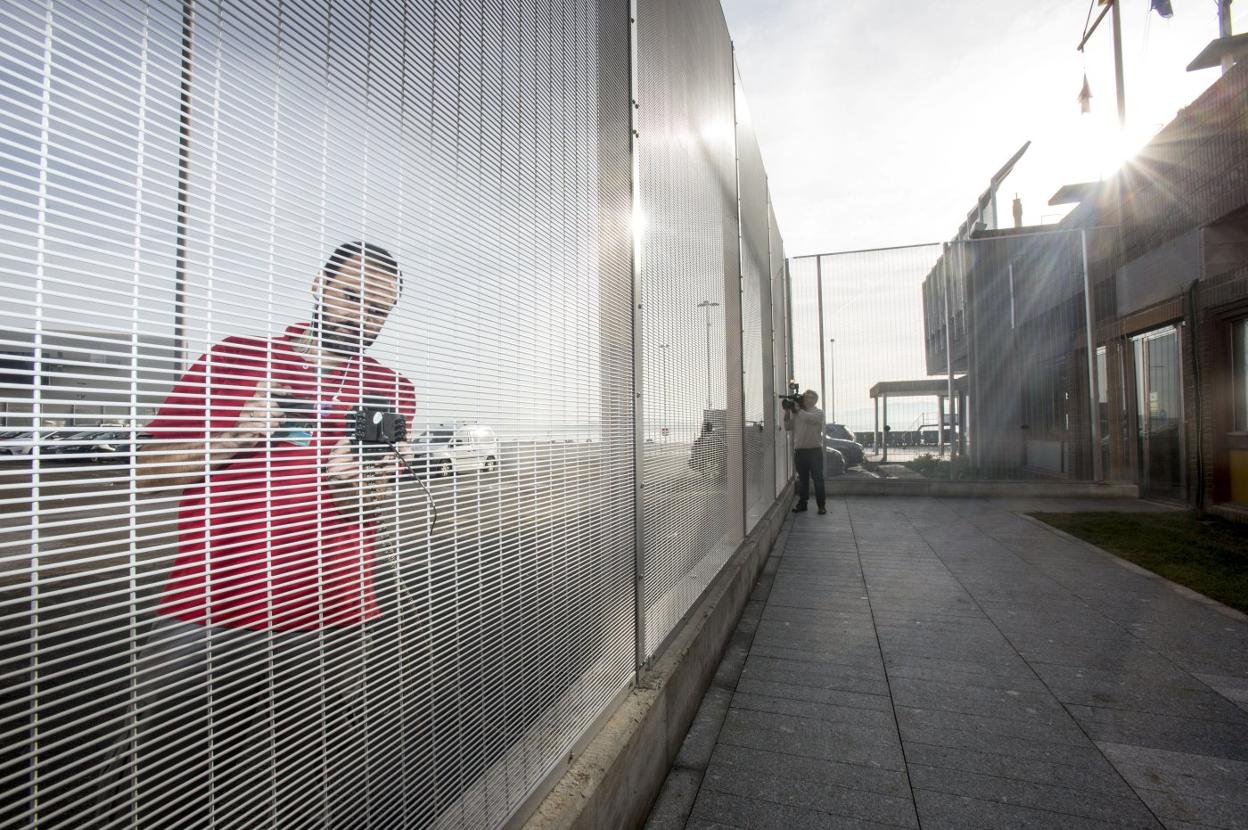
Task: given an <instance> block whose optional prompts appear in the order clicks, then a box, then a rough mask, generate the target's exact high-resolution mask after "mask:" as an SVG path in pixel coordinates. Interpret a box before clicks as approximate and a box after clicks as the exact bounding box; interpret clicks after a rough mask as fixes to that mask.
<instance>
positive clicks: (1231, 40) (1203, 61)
mask: <svg viewBox="0 0 1248 830" xmlns="http://www.w3.org/2000/svg"><path fill="white" fill-rule="evenodd" d="M1246 54H1248V34H1243V35H1231V36H1230V37H1219V38H1215V39H1213V40H1211V41H1209V45H1208V46H1206V47H1205V48H1204V49H1202V50H1201V51H1200V54H1199V55H1197V56H1196V57H1195V58H1194V59H1192V62H1191V63H1189V64H1188V65H1187V71H1188V72H1195V71H1197V70H1198V69H1212V68H1213V67H1215V66H1217V65H1218V64H1220V63H1221V62H1222V58H1223V57H1225V56H1227V55H1230V56H1231V57H1232V58H1234V59H1235V60H1239V59H1240V58H1242V57H1243V56H1244V55H1246Z"/></svg>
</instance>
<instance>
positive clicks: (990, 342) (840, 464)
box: [791, 228, 1131, 480]
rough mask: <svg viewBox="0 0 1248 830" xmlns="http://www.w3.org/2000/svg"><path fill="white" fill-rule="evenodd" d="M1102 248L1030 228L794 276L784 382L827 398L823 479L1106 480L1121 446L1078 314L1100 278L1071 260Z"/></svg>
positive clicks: (856, 259)
mask: <svg viewBox="0 0 1248 830" xmlns="http://www.w3.org/2000/svg"><path fill="white" fill-rule="evenodd" d="M1112 244H1113V232H1112V231H1105V230H1101V229H1092V230H1087V231H1080V230H1077V229H1076V230H1063V229H1044V228H1031V229H1021V230H1019V231H987V232H981V236H979V237H977V238H974V239H970V240H962V241H957V242H954V243H950V244H946V245H918V246H910V247H904V248H894V249H883V250H868V251H854V252H846V253H840V254H828V255H823V256H819V257H803V258H797V259H794V260H792V262H791V270H792V276H793V286H792V291H793V295H794V301H793V302H794V313H793V317H794V329H795V332H794V349H795V363H796V366H797V369H796V371H797V373H798V374H799V375H803V373H804V372H805V373H810V372H814V373H815V377H817V378H819V385H814V386H813V388H815V389H816V391H819V390H820V389H823V390H825V393H824V395H823V398H822V399H823V404H824V411H825V415H826V418H827V424H828V426H827V438H826V449H827V450H828V452H829V454H832V453H835V454H836V459H837V461H836V463H830V464H828V465H827V469H829V470H832V471H834V472H836V473H837V474H843V475H846V476H850V477H880V478H896V479H904V478H922V477H929V478H938V479H954V480H956V479H1022V478H1047V479H1067V480H1093V479H1098V480H1099V479H1103V478H1104V476H1105V475H1106V472H1112V467H1113V464H1112V462H1113V461H1114V460H1115V459H1122V458H1125V457H1126V456H1127V455H1128V453H1129V448H1128V444H1129V442H1130V440H1131V436H1129V435H1127V434H1126V430H1125V428H1124V427H1123V426H1122V422H1123V416H1121V414H1119V413H1118V412H1117V408H1116V407H1111V406H1110V403H1109V400H1110V399H1109V395H1108V394H1106V393H1105V392H1104V391H1103V390H1105V389H1106V384H1107V372H1108V368H1107V360H1106V358H1105V357H1104V356H1103V357H1102V359H1101V361H1100V364H1099V365H1100V368H1099V369H1098V364H1097V362H1096V359H1095V356H1094V357H1093V359H1092V360H1091V361H1090V360H1089V357H1088V355H1089V351H1088V343H1089V342H1095V338H1096V331H1095V325H1094V326H1092V327H1089V326H1088V318H1089V314H1091V317H1092V319H1093V320H1094V321H1095V320H1096V319H1097V313H1098V312H1097V311H1096V309H1095V305H1096V302H1095V299H1096V297H1097V296H1098V294H1103V293H1104V292H1103V291H1101V290H1100V284H1101V283H1103V282H1104V281H1105V280H1106V279H1108V278H1109V275H1101V274H1096V273H1092V272H1089V271H1087V270H1086V268H1087V266H1086V263H1087V262H1088V261H1089V260H1088V258H1087V257H1085V254H1084V250H1085V247H1093V248H1094V247H1096V246H1104V245H1112ZM1085 286H1091V288H1092V291H1091V295H1092V302H1091V303H1089V301H1088V297H1087V294H1088V292H1086V291H1085ZM1090 309H1091V310H1090ZM820 314H821V315H822V316H820ZM820 321H821V323H822V325H820ZM1093 355H1095V352H1093ZM803 377H804V375H803ZM802 384H803V386H806V385H807V381H806V380H804V379H802ZM1089 389H1093V390H1098V391H1096V392H1095V397H1090V395H1089V391H1088V390H1089ZM1093 400H1095V401H1096V403H1095V404H1093V403H1092V401H1093ZM1111 422H1112V426H1111ZM1124 466H1125V465H1124Z"/></svg>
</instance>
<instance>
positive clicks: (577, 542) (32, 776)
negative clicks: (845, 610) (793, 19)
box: [0, 0, 788, 828]
mask: <svg viewBox="0 0 1248 830" xmlns="http://www.w3.org/2000/svg"><path fill="white" fill-rule="evenodd" d="M630 17H634V18H636V24H635V26H634V25H633V24H632V23H630ZM0 32H3V39H4V44H5V57H4V58H3V61H2V63H0V76H2V77H3V82H2V83H0V98H2V99H3V102H4V110H5V119H4V126H3V130H4V132H3V141H0V156H3V159H4V166H3V174H2V176H0V238H2V239H3V242H4V245H3V253H2V254H0V284H2V287H3V292H4V297H5V303H4V304H3V307H2V308H0V360H2V361H3V362H2V364H0V405H2V409H0V418H2V419H3V420H2V430H3V434H2V435H0V514H2V515H3V530H0V617H2V618H3V620H4V623H5V626H4V630H3V633H2V634H0V674H2V675H3V677H4V683H3V689H2V690H0V732H2V733H3V735H4V750H3V755H2V756H0V824H4V825H5V826H40V827H72V828H82V827H100V828H106V827H127V826H136V825H137V826H143V827H158V826H170V827H172V826H210V827H214V828H229V827H247V828H252V827H303V826H331V827H423V826H460V827H486V826H498V825H501V824H503V823H505V822H506V821H508V820H509V819H510V818H511V817H512V816H513V814H514V813H515V812H516V810H517V809H519V808H521V806H522V805H523V804H524V803H525V802H526V800H527V799H529V798H530V797H531V796H532V794H533V793H534V792H535V790H536V789H537V788H539V787H540V785H541V783H542V782H543V781H544V780H546V779H547V778H548V777H549V775H550V774H551V773H552V771H554V770H556V769H558V767H559V765H560V764H561V763H563V762H564V760H565V759H566V757H567V753H568V752H569V751H570V750H571V749H572V748H573V747H574V746H575V745H576V743H577V741H579V740H581V739H582V738H583V737H584V735H585V734H586V733H587V730H588V729H590V727H591V726H592V724H593V723H594V722H595V721H596V720H597V719H599V718H600V717H601V716H602V715H603V713H604V712H607V711H609V709H610V706H611V705H612V702H613V701H614V700H615V699H617V697H618V695H619V694H620V693H621V692H622V691H623V690H624V689H626V688H627V686H628V684H629V683H630V681H631V680H632V679H633V678H634V676H635V674H634V673H635V670H636V669H637V667H638V666H639V665H643V664H644V663H645V662H646V661H647V660H648V659H650V658H652V657H653V656H654V655H655V653H656V652H657V651H658V650H659V648H660V647H661V644H662V642H663V641H664V639H665V638H666V637H667V636H668V635H669V634H670V632H671V631H672V630H673V629H674V628H675V626H677V625H678V623H679V621H680V620H681V619H682V617H683V616H684V615H685V614H686V613H687V612H688V610H689V608H690V607H691V606H692V604H693V603H694V602H695V601H696V599H697V598H698V596H699V595H700V594H701V593H702V591H703V590H704V589H705V587H706V585H707V584H708V583H709V581H710V579H711V578H713V576H714V575H715V573H716V572H717V571H718V570H719V569H720V568H721V567H722V565H723V563H724V561H726V559H727V557H728V556H729V555H730V554H731V553H732V551H733V550H734V549H735V547H736V546H737V544H738V543H739V542H740V541H741V538H742V534H743V533H744V532H745V531H746V529H747V528H746V513H745V511H746V506H747V501H748V506H749V508H750V517H751V524H752V522H753V521H756V520H757V518H758V516H759V515H761V513H762V511H764V510H765V509H766V508H767V507H769V506H770V505H771V504H772V503H773V502H774V499H775V497H776V495H777V494H778V493H779V492H780V491H781V490H782V489H783V486H784V485H785V483H786V482H787V480H788V474H787V466H786V465H787V455H786V454H785V453H784V452H783V451H782V447H781V444H782V442H777V441H775V440H774V429H775V423H776V419H775V409H776V406H775V402H774V399H772V398H771V384H772V383H773V378H774V377H780V376H786V375H787V374H788V367H787V360H786V356H787V354H788V348H787V343H786V342H785V340H784V337H785V333H786V332H787V320H786V319H785V313H786V307H785V306H783V305H780V306H779V307H778V306H777V305H776V304H775V303H773V302H772V297H773V296H781V297H782V296H785V295H786V293H787V286H786V281H785V274H784V269H783V253H782V250H781V248H780V243H779V233H778V231H777V230H776V227H775V220H774V214H773V213H772V211H771V210H770V202H769V199H768V194H767V190H766V177H765V174H764V173H763V170H762V160H761V156H760V155H759V153H758V150H757V145H756V143H755V142H754V141H753V137H752V131H751V130H750V129H749V127H748V123H746V124H745V126H742V127H738V125H737V120H736V118H735V117H734V96H736V94H737V87H736V86H735V84H734V78H733V61H732V51H731V45H730V42H729V40H728V36H727V31H726V29H725V27H724V23H723V18H722V15H721V13H720V11H719V7H718V4H717V3H715V2H703V3H688V4H681V5H680V6H679V8H675V7H669V5H668V4H665V3H661V2H643V3H640V4H636V8H633V9H630V8H629V4H628V3H624V2H617V1H614V0H569V2H563V3H554V4H551V3H537V2H523V3H515V4H463V3H458V4H443V3H438V4H411V3H401V2H388V0H387V1H385V2H383V1H382V0H376V2H372V3H367V4H364V3H360V4H352V3H337V2H311V1H310V2H285V1H283V2H280V3H235V2H224V0H184V2H173V0H168V2H155V3H145V2H137V1H136V2H127V0H116V2H110V3H86V2H81V3H77V2H68V3H62V2H56V3H52V2H42V3H41V2H28V3H27V2H23V3H11V4H8V5H6V6H5V7H4V9H3V10H2V11H0ZM692 45H696V48H691V46H692ZM630 70H631V72H630ZM693 93H696V94H693ZM691 96H692V97H691ZM691 100H692V101H693V102H695V103H696V104H697V106H690V101H691ZM634 101H636V102H637V106H634ZM741 103H742V102H741V100H739V99H738V101H737V105H738V106H741ZM634 130H635V131H636V135H634ZM742 145H743V146H745V151H744V153H741V152H738V147H739V146H742ZM738 156H740V159H738ZM738 181H740V185H738ZM743 262H744V263H745V264H744V265H743V264H742V263H743ZM743 280H744V281H743ZM742 297H744V299H741V298H742ZM760 426H761V427H762V429H761V430H760V429H759V427H760ZM756 433H757V434H756ZM768 464H771V465H772V466H770V467H769V466H768ZM747 465H748V466H747ZM746 469H749V470H750V475H749V476H748V477H747V476H746V474H745V470H746ZM773 484H774V486H773Z"/></svg>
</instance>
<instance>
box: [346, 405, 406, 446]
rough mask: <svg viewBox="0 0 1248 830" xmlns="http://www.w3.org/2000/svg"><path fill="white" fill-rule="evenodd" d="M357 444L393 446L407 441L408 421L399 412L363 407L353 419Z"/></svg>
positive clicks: (356, 411)
mask: <svg viewBox="0 0 1248 830" xmlns="http://www.w3.org/2000/svg"><path fill="white" fill-rule="evenodd" d="M353 424H354V427H355V442H356V443H357V444H366V445H367V444H381V445H383V446H392V445H394V444H398V443H399V442H401V441H405V440H407V419H406V418H404V417H403V416H402V415H400V414H399V413H397V412H391V411H390V410H386V409H374V408H373V407H368V406H362V407H360V408H359V409H357V410H355V415H354V417H353Z"/></svg>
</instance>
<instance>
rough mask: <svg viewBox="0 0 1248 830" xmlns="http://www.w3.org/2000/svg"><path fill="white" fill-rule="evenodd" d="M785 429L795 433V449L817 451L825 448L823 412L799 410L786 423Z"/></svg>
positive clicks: (816, 409)
mask: <svg viewBox="0 0 1248 830" xmlns="http://www.w3.org/2000/svg"><path fill="white" fill-rule="evenodd" d="M784 428H785V429H787V430H790V431H791V432H792V433H793V449H795V450H817V449H822V447H823V410H822V409H820V408H819V407H817V406H816V407H814V408H813V409H799V410H797V411H796V412H794V413H793V416H792V417H791V418H788V419H786V420H785V422H784Z"/></svg>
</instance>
